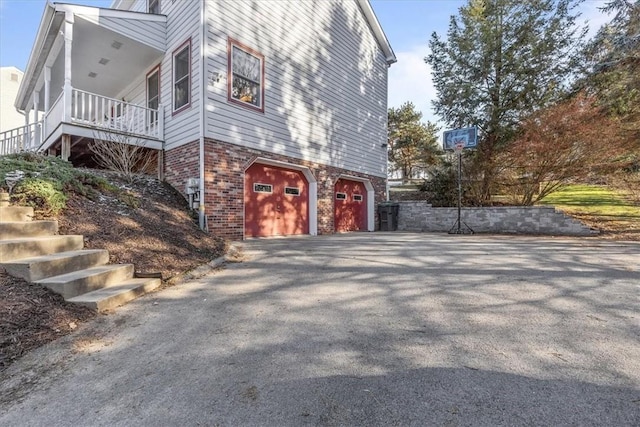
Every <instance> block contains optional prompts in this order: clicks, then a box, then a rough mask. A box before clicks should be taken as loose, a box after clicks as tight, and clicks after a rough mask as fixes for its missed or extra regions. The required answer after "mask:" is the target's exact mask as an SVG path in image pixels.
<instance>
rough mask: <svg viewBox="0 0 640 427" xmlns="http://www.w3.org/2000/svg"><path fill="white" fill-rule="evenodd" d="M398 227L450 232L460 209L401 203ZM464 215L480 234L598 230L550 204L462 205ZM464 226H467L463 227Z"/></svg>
mask: <svg viewBox="0 0 640 427" xmlns="http://www.w3.org/2000/svg"><path fill="white" fill-rule="evenodd" d="M398 204H399V205H400V210H399V212H398V230H401V231H443V232H446V231H449V230H450V229H451V227H452V226H453V225H454V224H455V223H456V219H457V218H458V209H457V208H434V207H431V205H430V204H428V203H427V202H421V201H406V202H398ZM460 216H461V218H462V221H463V222H464V223H466V224H467V225H468V226H469V227H471V229H473V231H475V232H476V233H515V234H549V235H564V236H591V235H594V234H597V232H595V231H593V230H591V229H590V228H589V227H587V226H586V225H584V224H582V223H581V222H579V221H577V220H575V219H573V218H571V217H569V216H567V215H565V214H563V213H562V212H559V211H556V210H555V209H554V208H553V207H547V206H522V207H521V206H514V207H502V206H500V207H478V208H462V212H461V215H460ZM463 228H464V227H463Z"/></svg>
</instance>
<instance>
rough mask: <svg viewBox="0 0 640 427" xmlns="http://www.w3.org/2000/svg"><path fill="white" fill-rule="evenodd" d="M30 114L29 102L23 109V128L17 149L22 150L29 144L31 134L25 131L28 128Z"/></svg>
mask: <svg viewBox="0 0 640 427" xmlns="http://www.w3.org/2000/svg"><path fill="white" fill-rule="evenodd" d="M30 116H31V108H29V104H27V108H26V109H25V110H24V128H23V131H22V138H21V139H20V140H19V142H18V147H17V149H18V151H22V150H24V149H25V148H26V147H29V146H30V145H31V135H30V133H29V132H28V131H27V130H28V129H29V124H30V123H31V119H30Z"/></svg>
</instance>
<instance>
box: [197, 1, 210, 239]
mask: <svg viewBox="0 0 640 427" xmlns="http://www.w3.org/2000/svg"><path fill="white" fill-rule="evenodd" d="M206 4H207V0H202V2H201V6H200V141H199V142H200V203H199V204H198V219H199V222H200V229H201V230H206V229H207V228H208V227H207V217H206V215H205V206H204V194H205V191H204V129H205V117H206V114H207V108H206V102H207V99H206V95H207V88H206V79H205V75H204V73H205V69H206V67H205V60H206V57H205V54H204V50H205V45H206V43H205V41H206V35H207V29H206V27H205V19H206V14H205V6H206Z"/></svg>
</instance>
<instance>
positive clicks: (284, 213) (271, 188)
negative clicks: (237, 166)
mask: <svg viewBox="0 0 640 427" xmlns="http://www.w3.org/2000/svg"><path fill="white" fill-rule="evenodd" d="M292 234H309V185H308V183H307V180H306V178H305V177H304V175H303V174H302V172H300V171H295V170H289V169H283V168H279V167H275V166H268V165H263V164H258V163H254V164H253V165H251V167H249V169H247V171H246V172H245V183H244V235H245V236H246V237H266V236H287V235H292Z"/></svg>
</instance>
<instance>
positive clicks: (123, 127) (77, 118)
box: [0, 89, 164, 155]
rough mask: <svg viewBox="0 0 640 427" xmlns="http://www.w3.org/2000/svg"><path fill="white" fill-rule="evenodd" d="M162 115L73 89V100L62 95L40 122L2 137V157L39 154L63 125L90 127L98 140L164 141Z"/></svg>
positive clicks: (0, 152) (9, 132)
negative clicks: (118, 136)
mask: <svg viewBox="0 0 640 427" xmlns="http://www.w3.org/2000/svg"><path fill="white" fill-rule="evenodd" d="M69 106H70V107H71V108H68V107H69ZM69 110H70V113H69ZM162 111H163V110H162V108H161V107H159V108H158V109H157V110H153V109H151V108H146V107H143V106H140V105H136V104H131V103H128V102H125V101H119V100H117V99H113V98H108V97H106V96H101V95H97V94H95V93H90V92H86V91H83V90H79V89H72V90H71V99H66V98H65V96H64V92H62V93H61V94H60V96H59V97H58V98H57V99H56V100H55V102H54V103H53V104H52V106H51V108H49V111H47V112H45V114H44V117H43V119H42V120H41V121H39V122H37V123H32V124H30V125H27V126H21V127H19V128H16V129H12V130H8V131H6V132H2V133H0V155H4V154H11V153H19V152H21V151H35V150H37V149H38V148H39V147H40V146H41V145H42V144H43V143H44V142H45V141H46V140H47V138H48V137H49V136H50V135H51V134H52V133H53V132H54V131H55V130H56V128H57V127H58V126H59V125H60V124H61V123H69V124H78V125H82V126H88V127H91V128H93V129H95V131H96V136H95V137H96V138H101V137H106V135H100V132H120V133H124V134H127V135H132V136H133V137H142V138H153V139H159V140H162V139H164V115H163V114H162ZM65 115H68V116H67V117H65Z"/></svg>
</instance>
